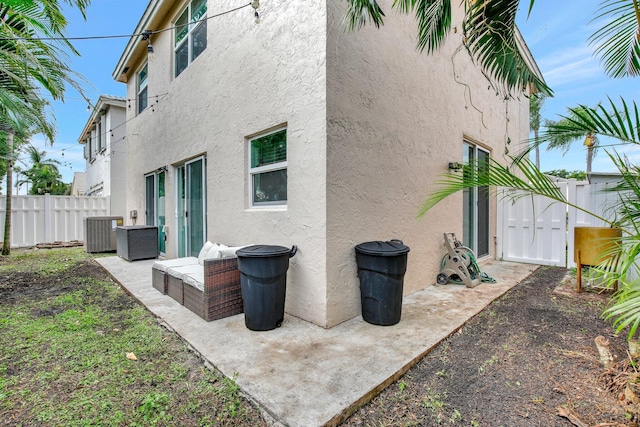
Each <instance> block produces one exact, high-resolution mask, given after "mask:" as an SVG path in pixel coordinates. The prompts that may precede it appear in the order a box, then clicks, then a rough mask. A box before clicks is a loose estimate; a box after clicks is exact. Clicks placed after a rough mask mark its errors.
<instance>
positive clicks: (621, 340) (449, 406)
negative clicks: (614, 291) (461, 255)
mask: <svg viewBox="0 0 640 427" xmlns="http://www.w3.org/2000/svg"><path fill="white" fill-rule="evenodd" d="M565 275H566V270H565V269H561V268H550V267H541V268H539V269H538V270H537V271H536V272H535V273H533V274H532V275H531V276H530V277H529V278H527V279H526V280H525V281H523V282H522V283H520V284H519V285H517V286H516V287H514V288H513V289H512V290H511V291H510V292H508V293H507V294H505V295H504V296H503V297H502V298H500V299H498V300H496V301H495V302H494V303H492V304H491V305H489V306H488V307H487V308H486V309H485V310H484V311H482V312H481V313H480V314H479V315H478V316H476V317H475V318H473V319H471V320H470V321H469V322H468V323H467V324H466V325H465V326H464V327H462V328H461V329H460V330H459V331H458V332H456V333H455V334H453V335H452V336H451V337H449V338H448V339H446V340H445V341H443V342H442V343H441V344H440V345H438V346H437V347H436V348H435V349H434V350H433V351H432V352H431V353H429V354H428V355H427V356H426V357H425V358H424V359H423V360H422V361H421V362H420V363H418V364H417V365H416V366H415V367H413V368H412V369H410V370H409V372H408V373H407V374H406V375H405V376H403V377H402V378H401V379H400V380H398V381H397V382H396V383H395V384H392V385H391V386H389V387H388V388H387V389H386V390H384V391H383V392H382V393H380V394H379V395H378V396H377V397H376V398H374V399H373V400H372V401H371V402H370V403H369V404H367V405H365V406H364V407H362V408H361V409H360V410H358V411H357V412H356V413H355V414H354V415H353V416H352V417H351V418H349V419H348V420H347V421H346V422H345V423H344V424H343V425H344V426H438V425H456V426H589V427H593V426H599V427H605V426H616V427H617V426H635V425H636V422H635V420H634V418H635V417H634V415H633V405H630V404H629V402H628V399H626V398H625V397H624V388H625V384H626V382H627V379H628V378H629V375H630V374H633V373H634V369H635V365H634V364H633V363H629V361H628V356H627V350H628V345H627V342H626V335H621V336H618V335H616V334H615V333H614V331H613V329H612V327H611V323H610V321H605V320H603V319H602V317H601V313H602V310H603V309H604V307H605V306H606V304H607V302H608V299H609V297H610V294H608V295H607V294H603V293H600V294H599V293H595V292H583V293H581V294H577V293H576V292H575V291H574V290H573V286H574V285H573V283H571V281H570V280H566V277H565ZM483 286H490V285H488V284H487V285H483ZM598 336H603V337H604V338H605V339H606V340H608V341H609V346H610V350H611V353H612V354H613V355H614V357H616V359H615V362H614V365H612V366H611V367H609V369H606V370H605V369H604V366H603V365H602V364H601V362H600V358H599V353H598V349H597V347H596V345H595V343H594V340H595V338H596V337H598ZM639 369H640V368H639Z"/></svg>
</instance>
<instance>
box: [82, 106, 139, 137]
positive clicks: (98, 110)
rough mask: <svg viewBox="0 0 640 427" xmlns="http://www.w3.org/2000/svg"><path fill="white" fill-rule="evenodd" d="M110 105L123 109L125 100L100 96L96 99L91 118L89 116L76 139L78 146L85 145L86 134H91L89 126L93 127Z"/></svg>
mask: <svg viewBox="0 0 640 427" xmlns="http://www.w3.org/2000/svg"><path fill="white" fill-rule="evenodd" d="M112 105H113V106H116V107H122V108H125V107H126V105H127V100H126V98H123V97H121V96H115V95H100V98H98V102H96V105H95V107H93V111H92V112H91V116H89V119H88V120H87V123H86V124H85V125H84V128H83V129H82V133H81V134H80V137H78V142H79V143H80V144H84V143H85V138H86V137H87V133H89V132H91V126H93V124H94V122H95V121H96V120H97V119H98V118H99V117H100V114H101V113H104V111H105V110H106V109H107V108H108V107H109V106H112Z"/></svg>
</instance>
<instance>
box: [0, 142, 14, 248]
mask: <svg viewBox="0 0 640 427" xmlns="http://www.w3.org/2000/svg"><path fill="white" fill-rule="evenodd" d="M7 153H8V156H7V157H8V159H7V195H6V196H5V217H4V240H3V242H2V255H9V254H10V253H11V196H12V193H13V190H12V187H13V171H12V168H11V166H12V165H13V160H11V156H13V133H11V132H7Z"/></svg>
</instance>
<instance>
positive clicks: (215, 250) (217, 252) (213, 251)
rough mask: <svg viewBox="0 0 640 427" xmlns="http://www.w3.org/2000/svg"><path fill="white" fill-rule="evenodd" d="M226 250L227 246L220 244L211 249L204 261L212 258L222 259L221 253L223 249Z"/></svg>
mask: <svg viewBox="0 0 640 427" xmlns="http://www.w3.org/2000/svg"><path fill="white" fill-rule="evenodd" d="M224 248H226V246H225V245H220V244H217V243H216V244H214V245H213V246H212V247H211V249H209V252H207V255H206V256H205V258H204V259H211V258H220V251H221V250H222V249H224ZM203 265H204V260H203Z"/></svg>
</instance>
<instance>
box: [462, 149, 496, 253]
mask: <svg viewBox="0 0 640 427" xmlns="http://www.w3.org/2000/svg"><path fill="white" fill-rule="evenodd" d="M462 160H463V162H464V163H465V169H464V172H463V173H476V168H483V167H486V165H487V164H488V162H489V152H488V151H486V150H483V149H482V148H480V147H478V146H477V145H474V144H471V143H468V142H465V143H464V144H463V153H462ZM462 200H463V204H462V230H463V232H462V241H463V243H464V245H465V246H468V247H470V248H471V249H472V250H473V251H474V252H475V254H476V256H477V257H478V258H480V257H483V256H487V255H489V244H490V239H489V223H490V220H489V187H487V186H482V187H478V188H470V189H465V190H464V191H463V195H462Z"/></svg>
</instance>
